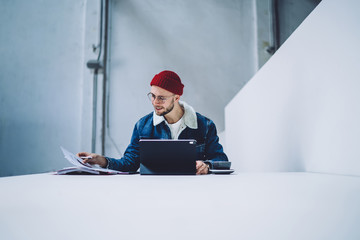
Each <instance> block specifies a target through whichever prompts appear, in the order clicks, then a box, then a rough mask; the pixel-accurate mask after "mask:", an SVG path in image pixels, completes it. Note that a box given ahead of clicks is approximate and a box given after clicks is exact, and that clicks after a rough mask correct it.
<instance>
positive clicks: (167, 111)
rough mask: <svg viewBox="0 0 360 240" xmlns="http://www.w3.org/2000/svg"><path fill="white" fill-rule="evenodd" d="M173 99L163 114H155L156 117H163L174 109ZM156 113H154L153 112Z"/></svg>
mask: <svg viewBox="0 0 360 240" xmlns="http://www.w3.org/2000/svg"><path fill="white" fill-rule="evenodd" d="M174 102H175V101H174V99H173V100H172V101H171V105H170V106H169V107H168V108H165V110H164V112H163V113H160V114H157V115H158V116H165V115H166V114H168V113H170V112H171V111H172V110H173V109H174V107H175V104H174ZM155 113H156V111H155Z"/></svg>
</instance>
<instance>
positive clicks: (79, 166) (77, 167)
mask: <svg viewBox="0 0 360 240" xmlns="http://www.w3.org/2000/svg"><path fill="white" fill-rule="evenodd" d="M60 148H61V150H62V152H63V154H64V157H65V158H66V159H67V160H68V161H69V162H70V163H71V164H72V165H73V166H72V167H68V168H63V169H61V170H59V171H57V174H58V175H64V174H131V173H130V172H120V171H116V170H112V169H106V168H101V167H96V166H93V165H91V164H89V163H83V160H82V159H81V158H79V157H78V156H76V155H75V154H73V153H71V152H69V151H68V150H66V149H65V148H63V147H60Z"/></svg>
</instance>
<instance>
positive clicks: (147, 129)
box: [106, 102, 228, 172]
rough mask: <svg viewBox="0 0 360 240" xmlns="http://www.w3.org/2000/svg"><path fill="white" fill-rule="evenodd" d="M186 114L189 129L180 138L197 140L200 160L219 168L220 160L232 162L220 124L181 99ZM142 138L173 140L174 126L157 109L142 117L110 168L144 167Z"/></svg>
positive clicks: (211, 166)
mask: <svg viewBox="0 0 360 240" xmlns="http://www.w3.org/2000/svg"><path fill="white" fill-rule="evenodd" d="M180 105H182V106H183V108H184V110H185V113H184V119H185V124H186V128H185V129H184V130H182V132H181V133H180V135H179V139H195V140H196V142H197V146H196V149H197V159H198V160H203V161H205V162H207V163H209V165H210V168H216V166H217V165H218V164H217V162H218V163H219V161H228V158H227V156H226V154H225V153H224V151H223V147H222V146H221V144H220V143H219V137H218V136H217V132H216V127H215V124H214V122H213V121H211V120H210V119H208V118H207V117H205V116H203V115H201V114H199V113H196V112H195V111H194V110H193V109H192V107H190V106H189V105H187V104H186V103H184V102H180ZM140 139H171V132H170V128H169V126H168V125H167V123H166V121H165V118H164V117H159V116H157V115H156V114H155V113H154V112H153V113H150V114H148V115H146V116H144V117H143V118H141V119H140V120H139V121H138V122H137V123H136V124H135V127H134V130H133V134H132V137H131V142H130V144H129V146H128V147H127V149H126V151H125V153H124V156H123V157H122V158H121V159H115V158H109V157H106V159H107V160H108V168H110V169H114V170H118V171H124V172H133V171H136V170H137V169H138V168H139V166H140V154H139V140H140Z"/></svg>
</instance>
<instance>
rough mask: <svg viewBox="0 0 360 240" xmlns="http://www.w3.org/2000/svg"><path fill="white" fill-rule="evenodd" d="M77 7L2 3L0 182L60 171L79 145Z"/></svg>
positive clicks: (81, 5)
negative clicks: (65, 154)
mask: <svg viewBox="0 0 360 240" xmlns="http://www.w3.org/2000/svg"><path fill="white" fill-rule="evenodd" d="M84 21H85V1H72V0H66V1H42V0H34V1H22V0H14V1H2V2H1V7H0V32H1V34H0V56H1V58H0V66H1V67H0V69H1V70H0V153H1V154H0V156H1V157H0V165H1V167H0V176H4V175H18V174H26V173H35V172H43V171H51V170H55V169H57V168H60V167H63V166H66V165H67V164H66V161H65V159H64V158H63V157H62V155H61V152H60V149H59V146H60V145H64V146H67V147H68V148H69V149H72V150H73V151H75V150H77V149H78V148H79V147H80V142H81V135H80V134H81V117H80V116H81V115H80V112H81V104H82V93H81V91H80V90H81V88H82V79H83V74H82V72H83V68H82V66H83V64H84V59H83V50H84V45H83V44H84V43H83V37H84Z"/></svg>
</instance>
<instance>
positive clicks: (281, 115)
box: [226, 0, 360, 175]
mask: <svg viewBox="0 0 360 240" xmlns="http://www.w3.org/2000/svg"><path fill="white" fill-rule="evenodd" d="M358 9H360V3H359V2H358V1H355V0H347V1H344V2H341V4H339V2H338V1H334V0H327V1H322V2H321V3H320V4H319V6H318V7H317V8H316V9H315V10H314V11H313V12H312V13H311V15H310V16H309V17H308V18H307V19H306V20H305V21H304V22H303V24H302V25H301V26H300V27H299V28H298V29H297V30H296V31H295V32H294V34H293V35H292V36H291V37H290V38H289V39H288V40H287V41H286V42H285V44H284V45H283V46H282V47H281V48H280V50H279V51H278V52H277V53H276V54H275V55H274V57H273V58H272V59H271V60H270V61H269V62H268V63H267V64H266V65H265V66H264V67H263V68H262V69H261V70H260V71H259V73H258V74H257V75H256V76H255V77H254V78H253V79H252V80H251V81H250V82H249V83H248V84H247V85H246V86H245V87H244V88H243V90H242V91H240V92H239V93H238V95H237V96H236V97H235V98H234V99H233V100H232V102H231V103H230V104H229V105H228V106H227V107H226V130H227V131H226V137H227V140H226V142H227V150H228V154H229V155H230V160H232V161H233V162H234V163H235V165H236V166H237V168H238V170H240V171H262V170H265V171H301V170H306V171H314V172H330V173H339V174H354V175H360V161H359V159H360V151H359V150H358V149H359V148H358V146H359V143H360V128H359V126H358V123H359V122H360V108H359V107H358V102H360V95H359V89H360V81H359V78H360V68H359V62H360V61H359V60H360V57H359V56H360V55H359V51H358V50H357V45H358V43H359V42H360V29H359V27H358V23H359V22H360V16H359V14H358Z"/></svg>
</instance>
